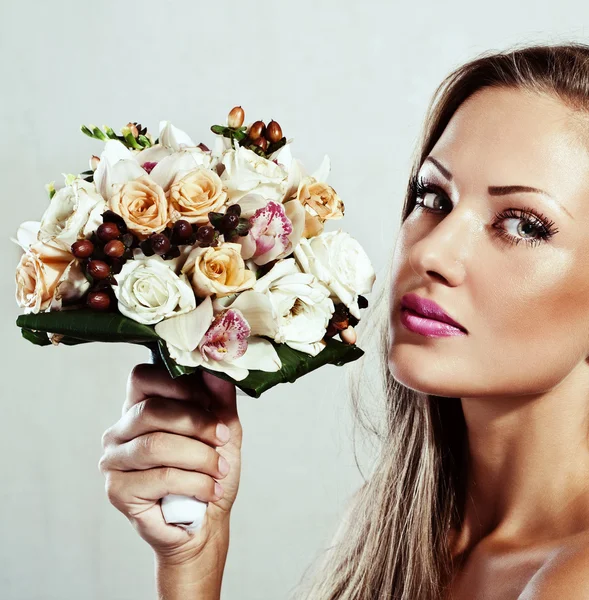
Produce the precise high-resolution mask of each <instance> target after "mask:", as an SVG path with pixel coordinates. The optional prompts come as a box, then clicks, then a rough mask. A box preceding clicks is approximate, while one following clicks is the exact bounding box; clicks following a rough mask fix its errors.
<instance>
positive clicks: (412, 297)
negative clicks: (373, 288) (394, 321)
mask: <svg viewBox="0 0 589 600" xmlns="http://www.w3.org/2000/svg"><path fill="white" fill-rule="evenodd" d="M401 323H403V325H404V326H405V327H407V329H410V330H411V331H415V332H416V333H420V334H422V335H426V336H429V337H438V336H449V335H466V333H467V331H466V329H465V328H464V327H463V326H462V325H460V323H458V322H457V321H455V320H454V319H452V317H450V315H449V314H448V313H446V312H445V311H444V310H443V309H442V307H441V306H440V305H439V304H437V303H436V302H434V301H433V300H428V299H427V298H422V297H421V296H418V295H417V294H405V295H404V296H403V297H402V298H401Z"/></svg>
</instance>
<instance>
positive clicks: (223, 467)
mask: <svg viewBox="0 0 589 600" xmlns="http://www.w3.org/2000/svg"><path fill="white" fill-rule="evenodd" d="M219 473H221V475H227V473H229V463H228V462H227V461H226V460H225V458H224V457H222V456H220V457H219Z"/></svg>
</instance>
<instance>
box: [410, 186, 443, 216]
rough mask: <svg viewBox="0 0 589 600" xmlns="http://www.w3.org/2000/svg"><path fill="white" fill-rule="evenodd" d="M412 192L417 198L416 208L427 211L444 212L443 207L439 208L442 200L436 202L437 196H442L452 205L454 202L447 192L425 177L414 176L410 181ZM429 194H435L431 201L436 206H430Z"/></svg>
mask: <svg viewBox="0 0 589 600" xmlns="http://www.w3.org/2000/svg"><path fill="white" fill-rule="evenodd" d="M410 187H411V194H412V196H413V197H414V198H415V208H416V209H418V210H423V211H425V212H432V213H436V214H439V213H440V212H443V209H440V208H439V204H440V201H439V200H438V201H437V202H436V198H442V199H443V200H444V201H445V202H448V203H449V204H450V205H451V204H452V202H451V201H450V199H449V198H448V196H447V194H446V192H444V190H443V189H442V188H441V187H440V186H438V185H436V184H435V183H432V182H430V181H427V180H426V179H423V178H422V177H414V178H413V179H412V181H411V183H410ZM428 196H433V197H432V198H431V200H430V201H431V202H432V203H433V204H434V205H436V204H437V205H438V206H437V207H436V206H428V204H427V202H428Z"/></svg>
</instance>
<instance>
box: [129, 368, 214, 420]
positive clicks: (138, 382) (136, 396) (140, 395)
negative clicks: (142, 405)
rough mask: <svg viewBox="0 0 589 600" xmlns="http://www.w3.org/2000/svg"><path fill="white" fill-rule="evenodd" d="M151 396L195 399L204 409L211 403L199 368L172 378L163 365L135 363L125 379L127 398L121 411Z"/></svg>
mask: <svg viewBox="0 0 589 600" xmlns="http://www.w3.org/2000/svg"><path fill="white" fill-rule="evenodd" d="M151 396H161V397H162V398H172V399H175V400H184V401H186V400H196V401H198V403H199V404H200V405H201V406H203V408H205V409H208V407H209V406H210V404H211V397H210V393H209V391H208V389H207V388H206V387H205V386H204V385H203V383H202V374H201V371H200V369H199V370H197V371H196V372H194V373H190V374H188V375H182V376H181V377H177V378H175V379H174V378H172V377H171V376H170V374H169V373H168V371H167V369H166V367H165V366H164V365H159V364H158V365H152V364H149V363H140V364H138V365H135V367H134V368H133V370H132V371H131V373H130V374H129V378H128V379H127V398H126V400H125V402H124V404H123V410H122V413H123V414H125V413H126V412H127V411H128V410H129V409H130V408H131V406H133V405H135V404H137V402H141V401H142V400H145V399H146V398H149V397H151Z"/></svg>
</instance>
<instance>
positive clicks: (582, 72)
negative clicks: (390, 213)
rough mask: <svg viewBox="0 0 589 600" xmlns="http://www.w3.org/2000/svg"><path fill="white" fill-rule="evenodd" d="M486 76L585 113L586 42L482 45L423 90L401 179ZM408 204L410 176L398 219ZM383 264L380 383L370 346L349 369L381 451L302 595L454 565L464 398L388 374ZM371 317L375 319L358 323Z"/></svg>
mask: <svg viewBox="0 0 589 600" xmlns="http://www.w3.org/2000/svg"><path fill="white" fill-rule="evenodd" d="M487 87H509V88H518V89H526V90H529V91H533V92H537V93H544V94H549V95H552V96H553V97H557V98H559V99H560V100H562V101H563V102H564V103H565V104H567V105H568V106H570V107H571V108H573V109H574V110H575V111H578V114H579V116H580V117H585V118H586V117H587V116H588V114H589V45H585V44H582V43H580V42H570V43H561V44H555V45H528V46H519V45H516V46H512V47H511V48H509V49H507V50H504V51H502V52H499V53H495V52H493V53H491V52H490V51H489V52H485V53H483V54H480V55H479V56H477V57H476V58H475V59H474V60H472V61H470V62H468V63H466V64H464V65H462V66H460V67H459V68H457V69H455V70H454V71H453V72H451V73H450V74H449V75H448V76H447V77H446V78H445V79H444V80H443V81H442V83H441V84H440V85H439V86H438V88H437V89H436V90H435V92H434V95H433V97H432V99H431V101H430V104H429V107H428V110H427V115H426V119H425V122H424V126H423V129H422V132H421V136H420V141H419V143H418V145H417V148H416V150H415V153H414V156H413V167H412V169H411V173H410V179H409V181H411V178H412V177H413V176H415V175H417V173H418V172H419V169H420V167H421V165H422V163H423V161H424V159H425V158H426V157H427V156H428V154H429V153H430V152H431V150H432V148H433V147H434V145H435V144H436V142H437V140H438V139H439V137H440V136H441V135H442V132H443V131H444V129H445V127H446V125H447V124H448V122H449V121H450V119H451V117H452V115H453V114H454V112H455V111H456V110H457V108H458V107H459V106H460V105H461V104H462V102H464V101H465V100H466V99H467V98H468V97H469V96H471V95H472V94H473V93H475V92H476V91H478V90H481V89H483V88H487ZM414 206H415V197H412V190H411V186H410V185H409V184H408V186H407V191H406V196H405V202H404V206H403V212H402V221H401V222H404V221H405V219H406V218H407V217H408V215H409V214H410V213H411V211H412V210H413V208H414ZM391 258H392V256H391ZM391 265H392V260H391V261H390V262H389V268H388V279H389V281H387V282H385V284H384V285H383V286H382V288H381V291H380V295H379V296H378V299H377V301H376V302H374V303H373V304H372V305H371V306H370V307H369V308H368V309H367V311H368V312H367V314H366V315H365V317H364V319H363V321H364V322H361V327H360V336H359V340H358V344H359V345H360V346H361V347H363V348H365V349H367V348H368V345H367V344H366V341H365V340H364V337H365V335H364V334H365V332H368V333H369V334H370V332H372V331H375V330H376V331H378V344H377V345H376V352H377V361H378V364H379V369H380V371H379V375H378V377H377V382H378V383H379V385H380V384H382V388H380V389H379V390H378V391H375V389H374V386H373V383H374V378H370V377H369V378H367V377H366V374H367V373H369V372H370V371H369V370H368V366H369V365H370V364H372V363H371V362H370V361H371V359H370V358H369V356H370V354H369V352H368V350H367V352H366V354H365V355H364V356H363V357H362V358H361V359H360V360H358V361H357V362H356V363H354V364H353V365H352V366H350V371H349V375H351V377H350V378H349V382H350V391H351V399H352V405H353V413H354V416H355V422H356V423H357V424H358V423H359V424H361V425H362V427H364V429H365V430H366V431H367V432H368V433H370V434H371V435H374V436H376V438H377V440H378V443H379V445H380V451H379V453H378V457H377V460H376V462H375V467H374V470H373V472H372V474H371V476H370V478H369V479H368V480H367V481H365V484H364V485H363V486H362V487H361V489H360V490H359V491H358V492H357V493H356V495H355V496H354V498H353V502H352V503H351V505H350V506H349V514H348V518H347V519H346V520H345V521H344V522H343V523H342V526H341V531H340V532H339V533H338V535H337V541H336V542H335V543H333V544H332V545H331V546H329V547H328V548H327V549H325V550H324V551H323V552H322V553H321V555H322V556H319V557H318V559H317V560H315V561H314V562H313V564H312V565H311V566H312V567H314V569H313V570H312V577H310V578H309V581H307V582H304V578H305V577H304V576H305V575H307V572H305V574H304V576H303V578H302V579H301V582H299V584H298V586H297V588H296V589H295V590H294V592H295V594H296V598H299V599H302V598H304V599H305V600H377V599H379V600H380V599H383V600H384V599H385V598H386V599H387V600H443V599H444V598H445V597H446V596H447V593H448V591H447V590H448V584H449V583H450V580H451V575H452V573H453V571H454V568H455V565H454V564H453V559H452V555H451V552H450V548H449V543H448V532H449V529H450V527H453V528H455V529H456V530H460V527H461V523H462V518H463V509H464V495H465V479H466V477H465V473H466V472H467V471H466V470H467V465H468V451H467V444H466V425H465V421H464V414H463V412H462V404H461V401H460V398H447V397H441V396H434V395H431V394H423V393H420V392H416V391H415V390H411V389H409V388H407V387H405V386H404V385H402V384H400V383H399V382H398V381H396V380H395V379H394V378H393V376H392V375H391V373H390V371H389V367H388V353H389V344H390V338H389V327H388V315H389V313H390V310H391V306H390V273H391V269H390V267H391ZM372 319H374V320H375V321H376V324H377V327H376V328H375V327H372V326H371V324H370V322H369V323H366V321H370V320H372ZM375 396H376V397H378V398H379V400H384V402H385V404H384V406H383V407H382V412H383V413H384V415H385V416H386V418H384V419H383V418H379V419H378V420H377V422H376V423H371V422H370V419H369V418H368V419H367V420H365V416H366V415H367V414H368V412H367V410H366V406H367V404H366V403H365V402H364V401H361V398H364V397H366V398H369V397H372V398H374V397H375ZM354 431H355V430H354ZM319 558H321V560H319ZM307 571H308V570H307ZM304 583H305V584H304ZM291 597H292V598H294V597H295V596H291Z"/></svg>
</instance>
